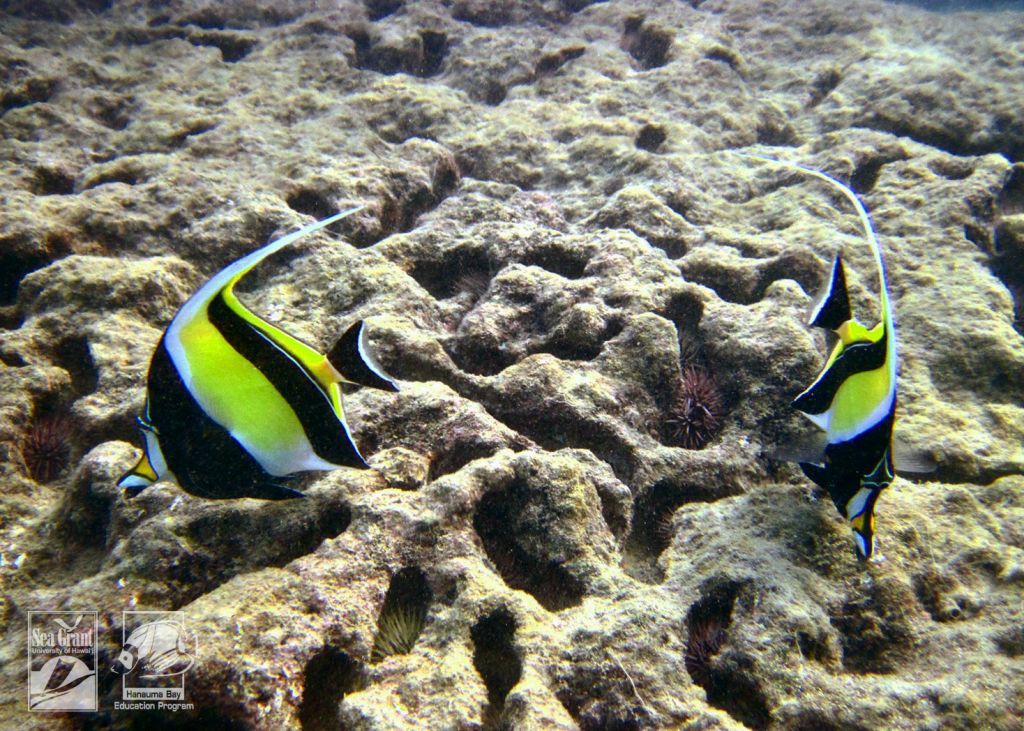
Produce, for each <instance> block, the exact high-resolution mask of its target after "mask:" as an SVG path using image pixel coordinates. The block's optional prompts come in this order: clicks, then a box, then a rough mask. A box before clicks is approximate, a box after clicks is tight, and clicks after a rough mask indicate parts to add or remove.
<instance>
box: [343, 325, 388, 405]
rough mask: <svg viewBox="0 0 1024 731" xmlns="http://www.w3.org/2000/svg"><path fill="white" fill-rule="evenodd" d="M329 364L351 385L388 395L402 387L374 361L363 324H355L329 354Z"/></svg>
mask: <svg viewBox="0 0 1024 731" xmlns="http://www.w3.org/2000/svg"><path fill="white" fill-rule="evenodd" d="M327 360H328V361H329V362H330V364H331V365H332V366H333V367H334V370H336V371H337V372H338V374H339V375H340V376H341V377H342V378H343V379H344V380H345V381H346V382H348V383H354V384H357V385H359V386H369V387H370V388H379V389H381V390H384V391H397V390H398V384H397V383H395V381H394V379H393V378H392V377H391V376H389V375H388V374H387V373H386V372H385V371H384V369H383V368H382V367H381V365H380V363H378V362H377V359H376V358H375V357H374V355H373V351H372V350H371V349H370V343H369V340H368V339H367V337H366V323H365V322H364V321H363V320H359V321H358V322H356V323H354V324H353V325H352V326H351V327H350V328H349V329H348V330H346V331H345V334H344V335H342V336H341V337H340V338H339V339H338V342H337V343H335V344H334V347H333V348H331V352H329V353H328V354H327Z"/></svg>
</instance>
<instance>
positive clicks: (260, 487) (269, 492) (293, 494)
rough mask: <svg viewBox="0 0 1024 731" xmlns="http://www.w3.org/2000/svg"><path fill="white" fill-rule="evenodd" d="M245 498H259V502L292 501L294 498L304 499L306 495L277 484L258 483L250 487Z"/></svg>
mask: <svg viewBox="0 0 1024 731" xmlns="http://www.w3.org/2000/svg"><path fill="white" fill-rule="evenodd" d="M246 497H254V498H259V499H260V500H292V499H294V498H300V497H306V495H305V493H301V492H299V491H298V490H293V489H292V488H290V487H288V486H286V485H282V484H281V483H279V482H258V483H256V484H255V485H253V486H252V490H250V491H249V493H248V495H246Z"/></svg>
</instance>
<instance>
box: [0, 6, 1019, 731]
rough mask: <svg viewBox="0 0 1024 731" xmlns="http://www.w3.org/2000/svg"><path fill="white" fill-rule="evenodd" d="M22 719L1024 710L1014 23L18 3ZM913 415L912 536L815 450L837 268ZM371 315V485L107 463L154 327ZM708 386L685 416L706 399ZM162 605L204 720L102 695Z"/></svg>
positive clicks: (1, 581) (859, 15)
mask: <svg viewBox="0 0 1024 731" xmlns="http://www.w3.org/2000/svg"><path fill="white" fill-rule="evenodd" d="M0 10H2V12H0V59H2V69H3V70H2V72H0V73H2V76H0V151H2V154H0V179H2V186H0V190H2V193H0V196H2V197H0V210H2V215H0V386H2V387H0V479H2V485H3V489H2V491H0V587H2V594H0V618H2V620H3V625H4V628H5V631H4V635H3V636H4V641H3V644H2V646H0V658H2V664H3V674H2V677H0V699H2V702H3V705H2V706H0V725H3V726H4V727H20V728H56V727H66V728H79V727H88V728H106V727H115V728H128V727H135V726H138V727H145V728H152V727H158V726H159V727H165V726H168V725H183V726H186V727H189V728H196V727H201V726H204V725H205V726H209V727H216V728H260V729H279V728H300V727H301V728H304V729H326V728H339V727H340V728H346V729H426V728H430V729H474V728H484V729H499V728H511V729H572V728H581V729H653V728H687V729H709V728H722V729H739V728H744V727H745V728H752V729H808V730H809V729H815V730H820V729H825V730H828V729H879V728H886V729H922V728H957V729H969V728H978V729H981V728H985V729H1007V730H1009V729H1021V728H1024V715H1022V711H1021V709H1022V708H1024V602H1022V599H1021V597H1022V595H1024V337H1022V332H1024V325H1022V309H1024V165H1022V163H1021V162H1015V161H1019V160H1021V159H1022V157H1024V121H1022V117H1021V115H1020V99H1021V90H1022V89H1024V41H1022V38H1021V35H1020V33H1019V28H1020V27H1021V25H1022V24H1024V14H1021V13H1020V12H1016V13H1015V12H1011V11H1006V12H989V13H981V12H977V13H969V12H957V13H936V12H929V11H928V10H926V9H922V8H920V7H915V6H910V5H900V4H890V3H885V2H872V1H870V0H857V1H856V2H850V3H837V2H831V1H830V2H825V1H823V0H817V1H815V0H812V1H811V2H806V1H804V0H776V1H772V2H753V0H749V1H747V2H742V1H731V0H705V1H703V2H702V1H701V0H691V1H690V2H671V3H664V2H660V3H659V2H643V1H640V0H624V1H623V2H595V3H590V2H587V1H586V0H521V1H519V2H502V3H491V2H479V1H477V0H445V1H441V0H436V1H435V0H427V1H425V2H402V0H366V2H363V3H360V2H351V1H346V0H338V1H337V2H314V1H313V0H290V1H289V2H270V1H269V0H250V1H248V2H226V3H225V2H199V1H196V0H172V1H171V2H161V3H153V2H143V1H142V0H113V1H111V0H80V1H79V2H75V3H70V2H63V1H61V2H58V1H57V0H32V1H31V2H30V1H27V0H24V1H21V0H13V1H12V0H7V1H6V2H3V3H0ZM740 148H742V149H745V150H750V151H756V152H759V153H761V154H770V155H773V156H775V157H778V158H783V159H787V160H794V161H799V162H801V163H803V164H806V165H809V166H812V167H815V168H818V169H822V170H825V171H827V172H829V173H831V174H832V175H834V176H836V177H838V178H840V179H842V180H844V181H847V182H849V183H850V185H851V186H852V187H853V188H854V189H855V190H857V191H858V193H859V194H860V195H861V196H862V198H863V199H864V201H865V202H866V204H867V205H868V207H869V208H870V210H871V212H872V215H873V218H874V221H875V224H876V226H877V228H878V232H879V236H880V238H881V240H882V243H883V246H884V249H885V253H886V257H887V265H888V271H889V284H890V289H891V292H892V296H893V300H894V304H895V309H896V317H897V323H898V326H899V334H900V338H901V341H900V343H901V358H902V361H901V362H902V365H901V369H902V370H901V379H900V387H901V391H900V402H899V417H898V422H897V433H898V435H899V437H900V439H901V440H902V441H903V442H904V443H906V444H907V445H909V447H910V448H911V449H913V450H916V451H918V452H924V453H926V454H927V455H929V456H930V458H931V459H932V460H934V461H935V463H936V465H937V467H936V469H935V471H934V472H933V473H932V474H930V475H927V476H925V477H924V478H915V479H914V480H910V479H906V478H902V477H901V478H898V479H897V480H896V481H895V482H894V484H893V485H892V486H891V488H890V489H888V490H887V491H886V492H885V493H884V494H883V496H882V498H881V500H880V501H879V508H878V531H879V550H880V552H881V554H882V555H883V557H884V560H881V561H877V562H873V563H871V564H868V565H863V564H860V563H858V561H857V559H856V558H855V555H854V550H853V542H852V539H851V535H850V531H849V528H848V526H847V525H846V524H845V523H844V522H843V521H842V519H841V518H840V516H839V515H838V514H837V513H836V511H835V509H834V507H833V506H832V504H831V501H830V500H829V498H828V497H827V496H825V495H823V494H821V493H820V492H819V491H817V490H816V489H815V488H813V486H812V485H810V484H809V483H808V481H807V480H805V479H804V478H803V477H802V475H801V474H800V472H799V470H798V469H796V468H795V467H794V466H793V465H791V464H787V463H784V462H779V461H777V460H774V459H772V455H773V454H777V450H778V449H779V448H780V446H782V445H785V444H787V443H790V442H792V441H793V440H794V439H797V438H799V436H800V435H801V434H803V433H806V432H807V428H808V425H807V424H805V423H804V422H803V420H802V419H801V417H800V416H799V414H797V413H796V412H795V411H794V410H793V409H792V408H791V407H790V400H791V399H792V398H793V397H794V396H795V395H796V394H797V393H799V392H800V391H801V390H802V389H803V387H804V386H805V385H806V384H808V383H809V382H810V380H811V379H812V378H813V377H814V375H815V374H816V372H817V370H818V368H819V367H820V364H821V361H822V358H823V354H824V350H825V346H826V343H825V340H824V339H823V338H822V337H821V336H820V334H818V333H815V332H812V331H811V330H810V329H809V328H807V327H806V326H805V324H804V316H805V312H806V309H807V307H808V305H809V303H810V302H811V298H812V296H813V294H814V292H815V290H816V289H817V288H818V287H819V286H820V284H821V283H822V280H823V278H824V277H825V276H826V272H827V269H828V265H829V262H830V261H831V258H832V257H833V255H834V253H835V252H836V251H837V250H839V249H842V251H843V254H844V257H845V259H846V261H847V266H848V275H849V280H850V288H851V296H852V298H853V304H854V308H855V311H856V312H858V313H859V314H860V317H861V319H862V320H864V321H870V322H872V323H873V322H874V321H875V318H876V317H877V311H876V309H875V308H876V296H877V286H876V282H875V278H874V272H873V269H872V259H871V253H870V251H869V250H868V249H867V247H866V246H865V245H864V242H863V238H862V236H861V234H860V231H859V228H858V223H857V220H856V217H855V216H854V215H853V213H852V211H851V210H850V209H849V206H848V204H846V203H845V202H844V201H843V200H842V199H841V198H839V197H837V196H836V195H835V194H834V191H830V190H828V189H826V188H824V187H823V186H822V185H821V184H820V183H816V182H814V181H812V180H810V179H807V178H804V177H802V176H799V175H794V174H793V173H790V172H786V171H785V170H781V169H779V168H776V167H771V166H768V165H765V164H763V163H760V162H757V161H755V160H751V159H749V158H744V157H741V156H738V155H736V154H734V153H732V152H730V151H729V150H732V149H740ZM360 203H361V204H363V205H365V208H364V209H363V210H362V211H361V212H360V213H358V214H356V215H354V216H352V217H350V218H349V219H346V220H345V221H344V222H342V224H340V225H339V226H336V227H333V228H332V230H331V231H330V232H323V233H320V234H317V235H315V236H312V237H310V238H309V240H307V241H303V242H302V243H301V244H299V245H297V246H295V247H294V248H293V250H290V251H287V252H282V253H281V254H279V255H277V256H276V257H275V258H274V259H272V260H270V261H268V262H267V263H266V264H265V265H263V266H261V267H260V268H259V269H258V270H257V271H256V272H254V273H253V275H252V276H251V277H250V278H249V279H248V280H247V281H246V291H245V292H244V293H243V298H244V299H245V300H246V302H247V303H248V304H249V305H250V306H251V307H252V308H253V309H254V310H255V311H257V312H259V313H260V314H261V315H263V316H264V317H266V318H268V319H269V320H271V321H273V322H275V323H278V324H280V325H281V326H283V327H285V328H286V329H288V330H289V331H291V332H293V333H295V334H296V335H298V336H300V337H302V338H304V339H305V340H306V341H307V342H310V343H311V344H315V345H316V346H318V347H320V348H329V347H330V345H331V344H332V342H333V340H334V339H335V338H336V337H337V336H338V335H339V334H340V333H341V332H343V331H344V329H345V327H346V326H347V325H348V323H350V322H351V321H353V320H354V319H357V318H365V319H366V320H367V322H368V323H369V328H370V336H371V339H372V341H373V343H374V345H375V348H376V350H377V352H378V354H379V358H380V360H381V361H382V363H383V364H384V365H385V367H386V368H387V369H388V370H389V372H390V373H392V374H393V375H395V376H396V377H397V378H398V379H400V381H401V384H402V387H403V388H402V391H401V392H400V393H399V394H388V393H380V392H370V391H366V390H361V391H355V392H353V393H350V394H348V395H347V398H346V409H347V412H348V414H349V418H350V421H351V425H352V427H353V430H354V434H355V436H356V439H357V441H358V443H359V444H360V446H361V448H362V451H363V453H364V454H366V455H368V457H369V461H370V464H371V466H372V468H373V469H371V470H366V471H357V470H341V471H337V472H333V473H329V474H319V475H312V476H310V477H309V478H308V479H306V481H305V483H304V489H305V491H306V493H307V497H306V498H305V499H303V500H295V501H288V502H281V503H268V502H263V501H258V500H250V499H243V500H237V501H224V502H217V501H205V500H201V499H198V498H193V497H191V496H189V495H187V494H185V493H183V492H182V491H180V490H179V489H178V488H177V487H175V486H173V485H170V484H167V483H159V484H157V485H156V486H154V487H151V488H149V489H148V490H146V491H145V492H143V493H142V494H141V495H140V496H139V497H137V498H135V499H134V500H130V501H129V500H126V499H125V498H124V497H123V496H122V495H120V494H119V493H118V490H117V488H116V487H115V481H116V479H117V478H118V476H119V475H120V474H121V473H122V472H123V471H124V470H126V469H127V468H129V467H130V466H131V465H132V464H133V462H134V460H135V459H137V456H138V454H139V448H138V443H139V440H138V436H137V434H136V431H135V426H134V417H135V415H136V414H137V413H139V411H140V409H141V408H142V405H143V400H144V385H145V377H146V369H147V366H148V361H149V357H150V354H151V353H152V351H153V348H154V346H155V345H156V343H157V341H158V339H159V337H160V334H161V332H162V330H163V328H164V327H165V326H166V325H167V323H168V322H169V320H170V318H171V317H172V316H173V314H174V312H175V311H176V309H177V308H178V307H179V306H180V305H181V303H182V302H183V301H184V300H185V299H186V298H187V297H188V295H189V294H190V293H191V292H192V291H194V290H195V289H196V288H197V287H198V286H199V285H200V284H201V283H202V281H204V280H205V278H206V277H208V276H210V275H211V274H212V273H213V272H215V271H216V270H218V269H219V268H220V267H222V266H224V265H225V264H227V263H228V262H229V261H231V260H233V259H234V258H237V257H238V256H240V255H242V254H243V253H245V252H248V251H250V250H252V249H254V248H256V247H257V246H259V245H261V244H263V243H265V242H267V241H268V240H270V239H271V238H273V237H275V236H279V235H282V234H284V233H286V232H288V231H290V230H293V229H295V228H297V227H298V226H300V225H302V224H303V223H306V222H309V221H311V220H312V219H313V217H321V216H325V215H328V214H330V213H333V212H335V211H337V210H340V209H342V208H344V207H347V206H350V205H354V204H360ZM694 404H696V405H697V406H699V407H700V408H701V409H703V410H699V409H696V407H694ZM34 609H95V610H97V611H98V613H99V623H100V638H99V640H100V677H99V687H100V712H99V713H98V714H66V715H60V714H39V713H35V714H29V713H28V712H27V710H26V709H25V652H26V634H25V627H26V614H27V612H28V611H29V610H34ZM127 609H131V610H145V609H152V610H180V611H181V612H183V613H184V616H185V617H186V621H187V623H188V626H189V627H190V628H191V629H192V630H193V631H194V632H195V634H196V637H197V639H198V647H199V651H198V660H197V662H196V665H195V666H194V667H193V668H191V669H190V670H189V672H188V675H187V699H188V700H189V701H190V702H191V703H193V705H194V709H193V710H191V711H180V712H179V713H178V714H175V715H171V714H169V713H167V712H163V713H161V712H159V711H155V712H153V713H151V714H148V715H147V714H140V713H136V714H133V713H131V712H126V711H116V710H114V709H113V701H114V700H115V699H118V698H120V695H119V694H120V685H119V679H118V678H117V677H116V676H114V675H112V674H111V672H110V670H109V667H110V663H111V662H112V660H113V659H114V658H116V657H117V653H118V652H119V650H120V638H121V629H122V622H123V616H122V611H123V610H127Z"/></svg>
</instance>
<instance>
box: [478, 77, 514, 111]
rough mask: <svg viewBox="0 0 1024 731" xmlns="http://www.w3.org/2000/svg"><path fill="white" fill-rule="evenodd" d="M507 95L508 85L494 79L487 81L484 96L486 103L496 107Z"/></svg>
mask: <svg viewBox="0 0 1024 731" xmlns="http://www.w3.org/2000/svg"><path fill="white" fill-rule="evenodd" d="M506 96H508V87H506V86H505V85H504V84H502V83H500V82H498V81H493V80H491V81H488V82H487V85H486V88H485V89H484V96H483V101H484V104H489V105H490V106H492V107H496V106H498V105H499V104H501V103H502V102H503V101H505V97H506Z"/></svg>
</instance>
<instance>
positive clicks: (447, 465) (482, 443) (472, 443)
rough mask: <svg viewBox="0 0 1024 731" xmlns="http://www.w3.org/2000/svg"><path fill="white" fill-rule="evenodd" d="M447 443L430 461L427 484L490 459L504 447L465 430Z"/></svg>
mask: <svg viewBox="0 0 1024 731" xmlns="http://www.w3.org/2000/svg"><path fill="white" fill-rule="evenodd" d="M445 442H446V443H445V444H444V448H443V449H442V450H441V451H439V452H438V453H437V454H435V455H434V457H433V459H431V460H430V469H429V470H428V471H427V482H433V481H434V480H436V479H438V478H439V477H444V476H445V475H451V474H454V473H456V472H458V471H459V470H461V469H462V468H463V467H465V466H466V465H467V464H469V463H470V462H473V461H474V460H478V459H484V458H485V457H490V456H492V455H493V454H495V453H496V452H497V451H498V450H499V449H501V447H502V446H503V445H502V444H500V443H493V442H491V441H489V440H488V439H487V437H485V436H483V435H481V434H479V433H476V432H473V433H469V432H467V431H464V430H460V433H458V434H455V435H452V436H451V437H450V438H448V439H446V440H445Z"/></svg>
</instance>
